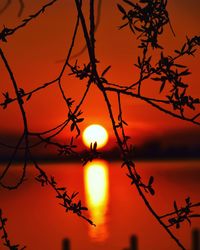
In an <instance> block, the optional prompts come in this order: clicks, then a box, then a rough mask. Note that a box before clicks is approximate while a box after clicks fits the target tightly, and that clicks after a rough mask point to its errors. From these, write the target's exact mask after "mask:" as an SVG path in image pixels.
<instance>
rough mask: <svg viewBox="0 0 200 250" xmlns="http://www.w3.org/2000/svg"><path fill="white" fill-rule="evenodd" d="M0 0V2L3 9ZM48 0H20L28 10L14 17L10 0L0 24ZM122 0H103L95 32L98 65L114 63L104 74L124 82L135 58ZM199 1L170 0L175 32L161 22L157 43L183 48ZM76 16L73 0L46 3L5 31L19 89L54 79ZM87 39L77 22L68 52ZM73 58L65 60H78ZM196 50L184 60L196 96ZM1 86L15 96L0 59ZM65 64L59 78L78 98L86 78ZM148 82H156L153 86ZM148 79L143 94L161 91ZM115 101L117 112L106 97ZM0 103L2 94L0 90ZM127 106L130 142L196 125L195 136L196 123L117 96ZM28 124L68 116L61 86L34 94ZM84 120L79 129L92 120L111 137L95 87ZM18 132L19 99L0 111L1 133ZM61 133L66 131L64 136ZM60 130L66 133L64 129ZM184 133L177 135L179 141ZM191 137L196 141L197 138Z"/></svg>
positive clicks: (195, 25) (50, 123)
mask: <svg viewBox="0 0 200 250" xmlns="http://www.w3.org/2000/svg"><path fill="white" fill-rule="evenodd" d="M3 2H4V3H5V2H6V1H1V4H0V8H1V7H3ZM47 2H48V1H31V0H25V8H24V11H23V13H22V16H21V17H17V13H18V10H19V4H18V1H13V2H12V3H11V4H10V6H9V7H8V8H7V10H6V11H5V12H3V13H2V14H1V15H0V27H1V28H3V26H4V25H5V26H6V27H15V26H16V25H17V24H19V23H21V20H22V19H24V18H26V17H27V16H28V15H30V14H32V13H35V12H36V11H37V10H38V9H39V8H40V7H41V6H42V5H43V4H45V3H47ZM88 3H89V1H88V0H86V1H84V6H83V8H84V11H85V13H86V14H88V8H87V5H88ZM117 3H121V4H123V3H122V1H115V0H109V1H105V0H102V9H101V17H100V23H99V26H98V29H97V32H96V57H97V58H98V60H99V61H100V63H99V64H98V69H99V71H100V72H102V71H103V70H104V69H105V68H106V67H107V66H108V65H112V67H111V70H110V71H109V73H108V74H107V77H108V79H109V80H110V81H111V82H119V83H124V84H129V83H131V82H134V81H135V80H137V79H138V74H137V71H136V70H135V68H134V66H133V65H134V63H136V60H137V56H138V49H137V41H136V39H135V37H134V36H133V35H132V34H131V32H130V30H129V29H123V30H119V29H118V27H119V26H120V25H121V24H123V21H122V19H121V14H120V12H119V10H118V9H117V7H116V4H117ZM199 8H200V2H199V1H198V0H190V1H187V0H174V1H169V13H170V18H171V23H172V25H173V29H174V30H175V33H176V37H174V36H173V34H172V33H171V31H170V28H169V27H166V29H165V30H166V33H165V35H164V37H163V38H162V39H161V43H162V45H163V46H164V48H165V49H166V53H169V54H170V53H171V52H172V53H173V51H174V49H177V48H180V47H181V45H182V44H183V43H184V41H185V36H186V35H188V36H194V35H198V32H199V25H200V18H199V13H198V11H199ZM75 21H76V8H75V3H74V1H72V0H67V1H64V0H61V1H58V2H56V3H55V4H54V5H53V6H51V7H50V8H48V9H47V10H46V11H45V13H43V14H42V15H41V16H39V17H38V18H37V19H35V20H33V21H32V22H31V23H30V24H29V25H27V27H25V28H23V29H21V30H18V31H17V32H16V33H15V34H14V35H12V36H10V37H8V42H7V43H1V45H0V46H1V48H2V49H3V51H4V53H5V55H6V57H7V60H8V62H9V64H10V66H11V68H12V70H13V73H14V75H15V78H16V80H17V82H18V85H19V87H21V88H23V89H24V90H25V91H27V92H28V91H30V90H32V89H34V88H36V87H38V86H40V85H42V84H43V83H45V82H48V81H51V80H53V79H55V78H56V76H57V75H58V74H59V71H60V70H61V68H62V65H63V60H64V59H65V57H66V55H67V52H68V48H69V45H70V41H71V37H72V33H73V28H74V24H75ZM84 45H85V43H84V38H83V34H82V30H81V28H79V32H78V38H77V41H76V44H75V47H74V51H73V53H72V54H76V53H77V52H79V51H80V50H81V49H82V48H83V47H84ZM75 60H76V59H75V58H73V59H72V60H71V61H70V62H71V63H72V64H73V63H74V62H75ZM78 62H79V63H80V64H84V63H86V64H87V63H88V56H87V51H85V52H84V53H82V54H81V55H80V57H79V58H78ZM199 62H200V57H199V52H198V53H197V54H196V57H195V58H193V57H188V58H185V59H184V63H185V64H187V65H188V66H189V68H190V70H191V71H192V75H191V76H189V77H188V83H190V85H191V87H190V90H189V92H190V93H191V94H192V95H194V96H196V97H199V93H200V85H199V72H198V71H199V70H198V69H199ZM0 69H1V84H0V93H5V92H7V91H8V92H9V93H10V95H11V96H14V92H13V89H12V86H11V82H10V80H9V77H8V74H7V73H6V71H5V67H4V66H3V64H2V61H0ZM69 73H70V71H69V70H67V71H66V73H65V75H64V77H63V80H62V84H63V87H64V89H65V93H66V95H67V96H68V97H71V98H72V99H74V100H75V104H77V103H78V100H79V99H80V98H81V96H82V95H83V93H84V89H85V86H86V82H84V81H81V82H80V81H78V80H77V79H75V78H74V77H73V76H69ZM152 86H153V85H152ZM152 86H151V83H149V85H147V88H146V89H145V91H146V93H147V94H148V95H151V94H152V95H158V94H159V92H158V89H154V88H152ZM109 97H110V98H111V101H112V107H113V110H114V112H115V115H117V113H118V111H117V99H116V96H115V95H109ZM0 101H3V95H1V96H0ZM122 105H123V107H124V109H123V114H124V119H125V121H126V122H127V123H128V125H129V126H128V127H127V128H126V131H127V134H128V135H130V136H131V137H133V141H134V140H135V141H137V142H143V141H144V140H146V139H148V138H152V137H156V136H159V137H162V136H164V138H166V136H165V135H166V134H170V133H171V134H173V133H174V131H179V133H180V131H183V133H180V134H181V137H183V138H184V131H186V130H187V138H188V134H189V133H190V132H189V133H188V131H193V133H194V131H197V134H198V136H197V138H196V140H198V138H199V134H200V133H199V127H197V126H196V125H193V124H190V123H188V122H184V121H181V120H178V119H176V118H172V117H170V116H168V115H166V114H164V113H162V112H160V111H158V110H156V109H155V108H153V107H151V106H149V105H148V104H145V103H143V102H142V101H139V100H137V99H132V98H128V97H125V98H122ZM24 106H25V109H26V113H27V117H28V123H29V128H30V130H31V131H34V132H40V131H44V130H47V129H50V128H52V127H54V126H56V125H58V124H59V123H61V122H62V121H64V120H65V119H66V118H67V113H68V110H67V107H66V105H65V102H64V100H63V99H62V97H61V93H60V91H59V88H58V86H57V85H56V84H55V85H53V86H50V87H49V88H46V89H45V90H42V91H40V92H38V93H36V94H35V95H34V96H32V97H31V99H30V100H29V101H28V102H26V103H25V105H24ZM81 110H82V111H83V115H82V116H83V117H84V118H85V120H84V122H82V124H81V128H82V129H84V128H85V127H86V126H88V125H90V124H92V123H98V124H101V125H103V126H104V127H105V128H106V129H107V130H108V131H109V134H110V137H111V138H112V137H113V133H112V128H111V122H110V119H109V115H108V112H107V108H106V105H105V103H104V101H103V97H102V94H101V93H100V92H99V91H98V89H97V88H96V86H92V87H91V89H90V91H89V94H88V96H87V100H86V101H85V102H84V104H83V106H82V107H81ZM21 131H22V119H21V114H20V112H19V108H18V107H17V105H16V104H11V105H9V107H8V108H7V109H5V110H3V109H0V134H19V133H20V132H21ZM65 133H66V134H65ZM62 136H64V137H65V136H66V137H68V136H69V131H68V130H66V131H65V132H64V133H63V134H62ZM183 140H184V139H182V141H183ZM194 140H195V139H194Z"/></svg>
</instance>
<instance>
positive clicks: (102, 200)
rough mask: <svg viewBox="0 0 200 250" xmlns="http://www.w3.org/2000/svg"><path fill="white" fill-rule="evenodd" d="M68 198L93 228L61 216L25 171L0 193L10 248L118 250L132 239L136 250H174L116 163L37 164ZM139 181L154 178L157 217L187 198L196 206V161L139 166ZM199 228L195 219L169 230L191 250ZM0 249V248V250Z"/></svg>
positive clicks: (16, 170) (49, 193)
mask: <svg viewBox="0 0 200 250" xmlns="http://www.w3.org/2000/svg"><path fill="white" fill-rule="evenodd" d="M41 166H43V168H44V169H45V171H47V173H48V174H50V175H53V176H55V178H56V180H57V182H58V183H59V184H60V185H61V186H66V187H67V188H68V191H69V193H72V192H74V191H79V196H78V198H80V199H81V201H82V203H83V204H84V205H86V206H87V207H88V208H89V212H88V213H87V214H86V215H87V216H88V217H89V218H90V219H92V220H93V221H94V222H95V223H96V225H97V226H96V227H92V226H90V225H88V224H87V222H85V221H83V220H82V219H81V218H79V217H78V216H76V215H74V214H69V213H68V214H66V213H65V210H64V208H63V207H61V206H59V204H58V203H59V200H58V199H56V198H55V193H54V191H53V190H51V188H50V187H48V186H47V187H43V188H42V187H41V186H40V185H39V183H37V182H36V181H35V180H34V177H35V176H36V175H37V171H36V170H35V169H34V168H33V167H31V166H30V167H29V168H28V172H27V178H28V179H27V181H26V182H25V183H24V184H23V185H22V186H20V187H19V188H18V190H14V191H5V190H2V189H0V207H1V208H2V209H3V212H4V215H5V216H6V217H7V218H8V222H7V227H8V231H9V235H10V238H11V240H12V241H13V242H16V243H20V244H22V245H26V246H27V249H30V250H60V249H61V242H62V239H64V238H69V239H70V242H71V250H90V249H91V250H100V249H102V250H123V249H125V248H128V246H129V239H130V236H131V235H133V234H134V235H137V237H138V241H139V242H138V243H139V250H147V249H148V250H176V249H177V250H178V247H177V246H176V244H175V243H174V242H173V241H172V240H171V239H170V238H169V236H168V235H167V234H166V232H165V231H164V230H163V229H162V228H161V227H160V225H159V224H158V223H157V221H155V219H154V218H153V217H152V216H151V215H150V213H149V212H148V211H147V209H146V207H145V205H144V204H143V202H142V200H141V198H140V197H139V195H138V193H137V191H136V190H135V188H134V186H131V185H130V181H129V178H128V177H127V176H126V170H125V169H122V168H121V167H120V163H119V162H113V163H108V162H105V161H96V162H93V163H91V164H89V165H87V166H85V167H82V166H81V165H79V164H77V163H67V164H66V163H60V164H54V163H52V164H42V165H41ZM137 167H138V170H139V172H140V173H141V175H142V176H143V178H144V180H146V181H148V179H149V176H150V175H153V176H154V177H155V183H154V188H155V190H156V195H155V196H153V197H149V198H150V201H151V202H152V204H153V206H154V207H155V209H156V211H157V212H158V213H159V214H163V213H165V212H170V211H172V210H173V202H174V200H176V201H177V203H178V204H180V205H184V200H185V198H187V197H188V196H190V197H191V200H192V201H194V202H197V201H200V192H199V190H200V161H184V162H183V161H178V162H170V161H169V162H138V163H137ZM20 171H21V166H20V165H18V166H13V167H12V169H11V171H10V173H9V178H8V179H7V181H9V182H12V181H14V180H16V178H17V176H19V174H20ZM195 227H198V228H200V221H199V219H196V220H193V223H192V226H191V227H190V226H189V224H188V223H183V224H182V228H181V229H180V230H176V229H175V230H173V231H174V233H176V235H177V236H178V237H179V238H181V239H182V241H183V243H184V244H185V246H186V247H187V248H188V249H190V246H191V230H192V229H193V228H195ZM0 249H1V248H0Z"/></svg>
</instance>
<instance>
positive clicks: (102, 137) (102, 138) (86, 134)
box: [83, 124, 108, 148]
mask: <svg viewBox="0 0 200 250" xmlns="http://www.w3.org/2000/svg"><path fill="white" fill-rule="evenodd" d="M107 141H108V132H107V131H106V129H105V128H104V127H103V126H101V125H98V124H92V125H90V126H88V127H87V128H86V129H85V130H84V131H83V142H84V144H85V145H86V146H88V147H90V144H91V143H93V144H94V143H95V142H97V148H102V147H103V146H105V145H106V143H107Z"/></svg>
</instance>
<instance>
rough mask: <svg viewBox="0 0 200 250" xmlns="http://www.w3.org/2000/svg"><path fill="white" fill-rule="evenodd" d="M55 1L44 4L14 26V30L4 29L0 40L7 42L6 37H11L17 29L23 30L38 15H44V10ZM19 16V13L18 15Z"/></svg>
mask: <svg viewBox="0 0 200 250" xmlns="http://www.w3.org/2000/svg"><path fill="white" fill-rule="evenodd" d="M55 2H57V0H52V1H51V2H49V3H47V4H45V5H44V6H43V7H42V8H41V9H40V10H38V11H37V12H36V13H34V14H32V15H30V16H29V17H28V18H26V19H24V20H23V22H22V23H21V24H19V25H18V26H16V27H15V28H7V27H4V29H3V30H2V31H1V32H0V40H1V41H3V42H7V37H8V36H11V35H13V34H14V33H15V32H16V31H18V30H19V29H22V28H24V27H25V26H26V25H28V24H29V22H31V21H32V20H33V19H35V18H37V17H38V16H39V15H40V14H42V13H44V12H45V10H46V8H48V7H50V6H52V5H53V4H54V3H55ZM19 14H21V13H19Z"/></svg>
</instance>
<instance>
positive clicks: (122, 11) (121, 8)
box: [117, 4, 126, 15]
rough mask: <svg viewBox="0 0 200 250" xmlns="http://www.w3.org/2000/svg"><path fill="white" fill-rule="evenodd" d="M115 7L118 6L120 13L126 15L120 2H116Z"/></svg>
mask: <svg viewBox="0 0 200 250" xmlns="http://www.w3.org/2000/svg"><path fill="white" fill-rule="evenodd" d="M117 7H118V9H119V11H121V13H122V14H124V15H126V11H125V9H124V8H123V7H122V6H121V5H120V4H117Z"/></svg>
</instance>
